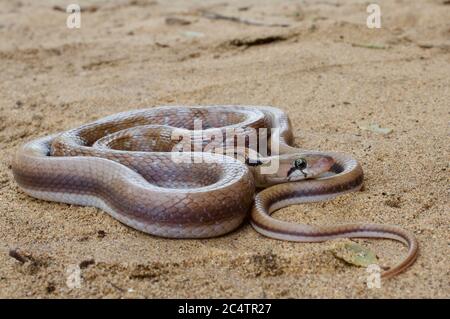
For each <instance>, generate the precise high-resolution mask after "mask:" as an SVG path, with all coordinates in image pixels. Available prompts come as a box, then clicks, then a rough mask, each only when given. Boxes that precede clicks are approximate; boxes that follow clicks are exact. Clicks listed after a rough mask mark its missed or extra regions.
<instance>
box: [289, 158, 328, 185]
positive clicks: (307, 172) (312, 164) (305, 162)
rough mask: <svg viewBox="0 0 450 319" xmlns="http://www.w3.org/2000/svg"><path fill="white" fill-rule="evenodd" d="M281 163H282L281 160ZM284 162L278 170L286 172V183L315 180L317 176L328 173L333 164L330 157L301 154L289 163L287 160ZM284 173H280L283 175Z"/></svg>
mask: <svg viewBox="0 0 450 319" xmlns="http://www.w3.org/2000/svg"><path fill="white" fill-rule="evenodd" d="M281 161H283V159H282V160H281ZM284 162H285V163H282V164H281V165H280V169H281V170H284V171H286V170H287V172H286V179H287V181H288V182H295V181H299V180H302V179H307V178H316V177H318V176H319V175H321V174H323V173H325V172H328V171H329V170H330V169H331V167H332V166H333V165H334V163H335V161H334V159H333V158H332V157H331V156H327V155H315V154H301V155H298V156H296V157H295V158H294V159H293V160H291V162H290V163H289V158H288V159H285V160H284ZM288 167H289V168H288ZM284 171H282V172H280V173H281V174H283V173H284Z"/></svg>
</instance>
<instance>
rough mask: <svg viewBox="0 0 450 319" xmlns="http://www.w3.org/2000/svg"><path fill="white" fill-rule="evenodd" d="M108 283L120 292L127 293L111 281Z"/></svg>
mask: <svg viewBox="0 0 450 319" xmlns="http://www.w3.org/2000/svg"><path fill="white" fill-rule="evenodd" d="M108 283H109V284H110V285H111V286H113V288H115V289H117V290H119V291H120V292H126V290H125V289H123V288H121V287H119V286H117V285H116V284H114V283H112V282H111V281H108Z"/></svg>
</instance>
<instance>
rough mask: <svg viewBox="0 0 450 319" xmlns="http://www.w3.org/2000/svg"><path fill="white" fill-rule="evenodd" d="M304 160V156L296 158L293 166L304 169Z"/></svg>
mask: <svg viewBox="0 0 450 319" xmlns="http://www.w3.org/2000/svg"><path fill="white" fill-rule="evenodd" d="M306 165H307V163H306V160H305V159H304V158H297V159H296V160H295V161H294V167H295V168H297V169H305V168H306Z"/></svg>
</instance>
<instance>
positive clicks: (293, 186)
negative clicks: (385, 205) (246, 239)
mask: <svg viewBox="0 0 450 319" xmlns="http://www.w3.org/2000/svg"><path fill="white" fill-rule="evenodd" d="M200 120H201V123H200V125H201V126H200V130H196V127H195V125H196V121H200ZM264 129H272V130H271V131H270V132H269V134H267V135H268V136H270V140H269V141H268V142H267V145H268V146H267V147H266V151H267V149H269V151H270V154H268V155H267V154H266V156H261V157H259V158H258V160H257V161H256V162H255V161H254V160H256V158H255V156H256V155H254V154H255V153H256V152H257V151H259V152H261V149H262V148H261V147H260V146H259V147H260V148H259V149H257V148H254V149H252V148H251V147H250V139H251V138H250V137H249V136H251V133H252V132H254V131H255V130H256V131H257V132H260V131H263V130H264ZM227 130H229V131H231V130H232V131H233V134H234V135H232V137H231V138H230V137H229V134H228V131H227ZM199 132H200V135H199ZM177 134H178V135H177ZM174 136H175V139H174ZM205 136H209V137H210V138H209V139H205ZM211 136H213V138H211ZM258 136H259V137H257V141H258V142H257V143H258V144H257V145H261V141H262V138H261V136H262V135H258ZM177 137H178V138H177ZM242 137H243V138H244V139H243V140H241V141H244V145H243V147H242V148H238V147H236V149H235V150H233V152H232V154H231V153H226V154H228V155H232V156H233V155H235V153H239V152H238V151H236V150H238V149H239V150H241V152H240V153H241V155H242V156H244V158H246V159H247V164H249V165H245V163H242V162H241V161H239V160H238V159H235V158H232V157H230V156H223V155H220V154H212V153H211V152H207V151H206V149H207V146H208V145H207V144H206V143H205V141H207V142H212V141H214V143H215V144H214V145H215V146H216V151H217V150H220V152H223V151H224V150H226V148H221V147H223V146H224V145H226V144H227V143H230V142H231V144H227V145H232V146H239V143H238V140H239V138H242ZM199 141H200V149H195V147H197V145H198V143H199ZM182 142H184V143H185V144H184V145H185V146H186V145H187V146H189V147H192V146H193V145H194V152H191V150H189V152H187V151H186V150H185V149H183V148H181V149H180V148H179V147H180V144H181V143H182ZM186 142H187V144H186ZM292 143H293V135H292V131H291V123H290V121H289V118H288V117H287V115H286V114H285V113H283V112H282V111H281V110H279V109H277V108H273V107H251V106H210V107H206V106H199V107H183V106H171V107H158V108H151V109H146V110H137V111H130V112H124V113H119V114H115V115H112V116H109V117H106V118H103V119H100V120H98V121H96V122H93V123H90V124H86V125H83V126H81V127H79V128H76V129H73V130H69V131H67V132H63V133H60V134H56V135H52V136H48V137H44V138H40V139H37V140H34V141H31V142H29V143H27V144H25V145H23V146H22V147H20V149H19V150H18V152H17V154H16V157H15V160H14V161H13V173H14V177H15V179H16V181H17V183H18V184H19V186H20V187H21V188H22V189H23V190H24V191H25V192H26V193H27V194H29V195H31V196H33V197H36V198H40V199H44V200H50V201H57V202H64V203H70V204H78V205H86V206H96V207H98V208H100V209H102V210H104V211H106V212H107V213H109V214H110V215H111V216H113V217H114V218H116V219H118V220H119V221H121V222H122V223H124V224H126V225H128V226H131V227H133V228H135V229H138V230H141V231H143V232H146V233H149V234H152V235H157V236H164V237H176V238H205V237H213V236H219V235H222V234H225V233H228V232H230V231H232V230H234V229H236V228H237V227H238V226H239V225H240V224H241V223H242V222H243V220H244V219H245V217H246V216H247V215H248V212H249V211H251V215H250V216H251V217H250V221H251V224H252V226H253V227H254V228H255V229H256V230H257V231H258V232H260V233H261V234H263V235H265V236H268V237H271V238H276V239H282V240H289V241H299V242H319V241H325V240H330V239H335V238H350V237H374V238H389V239H394V240H397V241H400V242H402V243H404V244H406V245H407V246H408V247H409V251H408V254H407V256H406V258H405V259H404V260H403V261H402V262H401V263H399V264H397V265H396V266H394V267H392V268H390V269H389V270H387V271H385V272H383V273H382V277H391V276H394V275H396V274H398V273H400V272H402V271H403V270H405V269H406V268H407V267H408V266H410V265H411V264H412V263H413V262H414V261H415V258H416V256H417V252H418V244H417V241H416V239H415V237H414V236H413V235H412V234H411V233H410V232H408V231H406V230H403V229H401V228H399V227H396V226H389V225H378V224H366V223H362V224H343V225H332V226H331V225H330V226H311V225H303V224H295V223H290V222H286V221H281V220H278V219H275V218H273V217H271V214H272V213H273V212H274V211H276V210H278V209H280V208H283V207H286V206H288V205H292V204H299V203H304V202H313V201H322V200H326V199H330V198H333V197H334V196H337V195H339V194H343V193H348V192H353V191H356V190H359V189H360V188H361V186H362V184H363V171H362V169H361V166H360V165H359V164H358V162H357V161H356V160H354V159H353V158H352V157H350V156H348V155H345V154H342V153H336V152H319V151H307V150H301V149H298V148H295V147H293V146H291V145H292ZM177 147H178V148H177ZM252 150H253V151H254V152H253V153H251V152H250V151H252ZM256 154H257V153H256ZM176 156H179V157H176ZM274 163H276V164H277V165H276V166H275V170H274V171H270V172H267V171H265V170H269V168H270V167H271V165H272V164H274ZM255 186H257V187H260V188H265V189H264V190H262V191H261V192H259V193H258V194H256V196H255Z"/></svg>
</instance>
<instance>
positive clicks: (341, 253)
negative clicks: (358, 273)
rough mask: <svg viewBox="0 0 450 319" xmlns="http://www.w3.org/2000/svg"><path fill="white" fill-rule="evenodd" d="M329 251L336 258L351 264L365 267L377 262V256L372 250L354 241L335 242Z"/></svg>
mask: <svg viewBox="0 0 450 319" xmlns="http://www.w3.org/2000/svg"><path fill="white" fill-rule="evenodd" d="M331 251H332V253H333V255H334V256H335V257H336V258H338V259H341V260H343V261H345V262H346V263H349V264H351V265H355V266H359V267H367V266H369V265H372V264H378V258H377V256H376V255H375V253H374V252H372V251H371V250H369V249H368V248H366V247H364V246H361V245H359V244H357V243H354V242H350V241H348V242H345V243H340V244H336V245H335V246H334V247H333V248H332V249H331Z"/></svg>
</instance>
